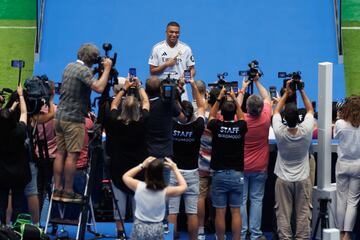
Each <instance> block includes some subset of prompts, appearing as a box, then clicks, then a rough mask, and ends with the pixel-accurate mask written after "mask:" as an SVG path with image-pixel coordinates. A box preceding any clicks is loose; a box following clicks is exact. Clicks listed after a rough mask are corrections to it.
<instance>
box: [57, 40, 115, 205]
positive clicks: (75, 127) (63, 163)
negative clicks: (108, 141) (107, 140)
mask: <svg viewBox="0 0 360 240" xmlns="http://www.w3.org/2000/svg"><path fill="white" fill-rule="evenodd" d="M77 57H78V60H77V61H76V62H75V63H70V64H68V65H67V66H66V68H65V70H64V73H63V77H62V85H61V89H60V103H59V106H58V109H57V112H56V115H55V131H56V137H57V140H56V141H57V148H58V152H57V155H56V158H55V162H54V179H55V190H54V193H53V199H54V200H57V201H64V202H81V201H82V196H81V195H79V194H77V193H74V190H73V181H74V176H75V172H76V161H77V159H78V158H79V154H80V151H81V149H82V146H83V142H84V134H85V116H86V115H87V113H88V109H89V103H90V94H91V90H95V91H96V92H99V93H101V92H102V91H103V90H104V89H105V87H106V84H107V81H108V79H109V73H110V70H111V65H112V61H111V60H110V59H108V58H105V59H104V60H103V63H102V64H103V65H104V72H103V73H102V75H101V77H100V79H99V80H96V79H95V78H94V77H93V73H92V71H91V68H90V67H91V66H92V65H93V64H94V63H95V62H97V61H98V58H99V49H98V48H97V47H96V46H95V45H93V44H84V45H82V46H81V47H80V49H79V51H78V54H77ZM63 172H64V178H65V186H64V189H63V187H62V184H61V175H62V173H63Z"/></svg>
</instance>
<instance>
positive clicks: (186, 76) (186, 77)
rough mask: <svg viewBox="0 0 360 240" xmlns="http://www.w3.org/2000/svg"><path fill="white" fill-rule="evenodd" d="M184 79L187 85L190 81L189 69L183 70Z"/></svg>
mask: <svg viewBox="0 0 360 240" xmlns="http://www.w3.org/2000/svg"><path fill="white" fill-rule="evenodd" d="M184 78H185V82H186V83H188V82H189V81H190V79H191V72H190V70H189V69H187V70H184Z"/></svg>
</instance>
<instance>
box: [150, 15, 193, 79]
mask: <svg viewBox="0 0 360 240" xmlns="http://www.w3.org/2000/svg"><path fill="white" fill-rule="evenodd" d="M179 36H180V25H179V24H178V23H177V22H169V23H168V24H167V26H166V40H164V41H161V42H159V43H157V44H156V45H155V46H154V47H153V49H152V51H151V55H150V58H149V65H150V74H151V75H156V76H158V77H159V78H160V79H166V78H167V76H168V75H167V74H169V73H171V76H170V78H174V79H179V78H180V77H182V76H183V74H184V70H186V69H189V70H190V73H191V78H193V77H194V76H195V59H194V56H193V54H192V51H191V48H190V47H189V46H188V45H187V44H185V43H183V42H181V41H179Z"/></svg>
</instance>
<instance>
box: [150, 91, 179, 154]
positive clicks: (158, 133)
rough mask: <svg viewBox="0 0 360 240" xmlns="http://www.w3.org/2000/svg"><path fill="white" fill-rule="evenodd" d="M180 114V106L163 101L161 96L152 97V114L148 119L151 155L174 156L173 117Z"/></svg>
mask: <svg viewBox="0 0 360 240" xmlns="http://www.w3.org/2000/svg"><path fill="white" fill-rule="evenodd" d="M179 115H180V109H179V107H178V106H177V105H176V104H175V102H173V103H167V102H163V101H162V100H161V99H160V98H158V97H157V98H153V99H150V116H149V120H148V121H147V129H146V130H147V132H146V145H147V150H148V153H149V156H154V157H159V158H160V157H161V158H162V157H172V156H173V143H172V130H173V120H172V118H173V117H178V116H179Z"/></svg>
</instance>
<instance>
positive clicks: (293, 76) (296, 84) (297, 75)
mask: <svg viewBox="0 0 360 240" xmlns="http://www.w3.org/2000/svg"><path fill="white" fill-rule="evenodd" d="M278 78H285V79H284V83H283V87H284V88H286V82H287V81H289V80H293V81H292V82H291V83H290V89H291V90H293V91H296V90H301V89H303V88H304V87H305V85H304V82H302V81H301V72H300V71H297V72H292V73H286V72H278Z"/></svg>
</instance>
